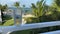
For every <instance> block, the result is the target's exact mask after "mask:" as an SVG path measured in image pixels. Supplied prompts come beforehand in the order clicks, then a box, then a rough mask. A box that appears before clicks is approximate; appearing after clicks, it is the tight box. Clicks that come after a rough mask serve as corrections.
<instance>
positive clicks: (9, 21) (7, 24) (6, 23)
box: [3, 19, 14, 26]
mask: <svg viewBox="0 0 60 34" xmlns="http://www.w3.org/2000/svg"><path fill="white" fill-rule="evenodd" d="M13 24H14V20H13V19H10V20H8V21H6V22H5V23H4V24H3V26H10V25H13Z"/></svg>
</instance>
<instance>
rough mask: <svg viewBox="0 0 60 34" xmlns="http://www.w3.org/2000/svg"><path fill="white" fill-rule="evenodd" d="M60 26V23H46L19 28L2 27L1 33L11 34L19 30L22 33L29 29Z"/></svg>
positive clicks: (0, 28) (25, 25)
mask: <svg viewBox="0 0 60 34" xmlns="http://www.w3.org/2000/svg"><path fill="white" fill-rule="evenodd" d="M58 25H60V21H54V22H45V23H34V24H24V25H19V26H18V25H17V26H1V27H0V33H2V34H9V33H11V32H13V31H18V30H20V31H21V30H28V29H34V28H43V27H50V26H58ZM59 32H60V31H59Z"/></svg>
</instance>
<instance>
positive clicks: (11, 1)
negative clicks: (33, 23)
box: [0, 0, 52, 7]
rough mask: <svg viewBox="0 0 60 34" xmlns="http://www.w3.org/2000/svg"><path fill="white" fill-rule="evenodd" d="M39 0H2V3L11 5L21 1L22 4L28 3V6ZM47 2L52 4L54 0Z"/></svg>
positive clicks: (0, 0)
mask: <svg viewBox="0 0 60 34" xmlns="http://www.w3.org/2000/svg"><path fill="white" fill-rule="evenodd" d="M37 1H39V0H0V3H1V4H3V5H4V4H8V5H9V6H13V4H14V2H20V4H21V5H26V6H27V7H29V6H31V3H34V4H36V2H37ZM46 1H47V2H46V4H48V5H50V4H51V3H52V0H46Z"/></svg>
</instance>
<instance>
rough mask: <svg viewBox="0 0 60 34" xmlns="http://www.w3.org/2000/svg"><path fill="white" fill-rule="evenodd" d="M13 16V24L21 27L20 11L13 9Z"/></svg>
mask: <svg viewBox="0 0 60 34" xmlns="http://www.w3.org/2000/svg"><path fill="white" fill-rule="evenodd" d="M13 15H14V24H15V25H22V11H21V10H20V9H15V10H14V11H13Z"/></svg>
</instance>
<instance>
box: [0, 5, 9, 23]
mask: <svg viewBox="0 0 60 34" xmlns="http://www.w3.org/2000/svg"><path fill="white" fill-rule="evenodd" d="M7 7H8V6H7V4H5V5H1V4H0V10H1V18H2V23H3V21H4V19H3V18H4V16H3V15H4V14H3V12H4V11H6V10H7Z"/></svg>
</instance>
